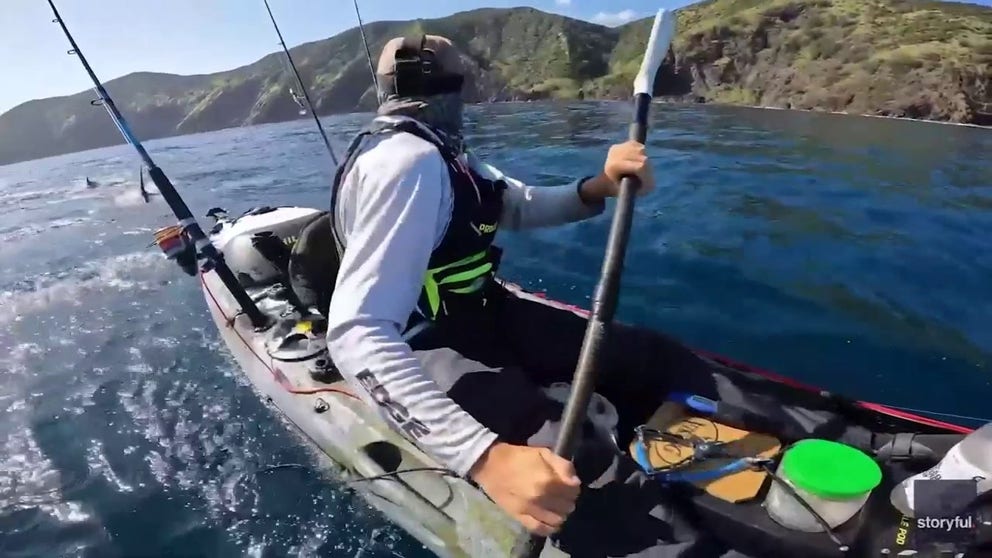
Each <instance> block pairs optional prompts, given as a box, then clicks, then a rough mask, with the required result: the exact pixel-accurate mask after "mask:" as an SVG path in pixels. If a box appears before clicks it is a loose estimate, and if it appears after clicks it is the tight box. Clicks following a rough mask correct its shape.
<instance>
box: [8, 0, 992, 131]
mask: <svg viewBox="0 0 992 558" xmlns="http://www.w3.org/2000/svg"><path fill="white" fill-rule="evenodd" d="M269 3H270V4H271V6H272V11H273V12H274V14H275V16H276V20H277V21H278V23H279V26H280V28H281V29H282V33H283V36H284V37H285V38H286V42H287V43H288V44H289V45H290V46H294V45H297V44H300V43H304V42H308V41H314V40H318V39H323V38H326V37H330V36H332V35H335V34H337V33H339V32H341V31H344V30H346V29H349V28H351V27H353V26H355V25H356V24H357V20H356V19H355V12H354V8H353V6H352V2H351V0H269ZM690 3H692V1H691V0H426V1H421V2H416V1H409V0H360V2H359V5H360V6H361V9H362V18H363V20H364V21H365V22H366V23H369V22H372V21H378V20H407V19H415V18H418V17H422V18H432V17H442V16H446V15H450V14H452V13H455V12H459V11H464V10H469V9H473V8H479V7H513V6H523V5H526V6H532V7H535V8H538V9H541V10H544V11H547V12H553V13H559V14H562V15H567V16H571V17H576V18H580V19H585V20H589V21H594V22H597V23H602V24H604V25H619V24H622V23H625V22H627V21H631V20H633V19H638V18H641V17H646V16H649V15H653V14H654V13H655V12H656V11H657V10H658V9H659V8H670V9H673V8H678V7H681V6H684V5H686V4H690ZM979 3H982V4H985V5H992V0H980V1H979ZM0 4H2V7H0V71H2V72H3V74H2V75H3V79H2V83H3V84H4V87H2V88H0V113H2V112H4V111H6V110H8V109H10V108H13V107H14V106H16V105H18V104H20V103H23V102H25V101H28V100H31V99H37V98H43V97H52V96H57V95H69V94H73V93H77V92H79V91H82V90H84V89H88V88H89V87H90V82H89V79H88V78H87V76H86V74H85V72H84V71H83V69H82V67H81V66H80V65H79V62H78V61H77V60H76V59H75V58H74V57H72V56H68V55H66V50H67V49H68V43H67V42H66V39H65V37H64V36H63V35H62V32H61V30H60V29H59V28H58V26H57V25H56V24H54V23H52V21H51V20H52V14H51V12H50V10H49V8H48V4H47V3H46V2H44V1H42V0H0ZM56 5H57V6H58V8H59V11H60V12H61V13H62V18H63V20H64V21H65V22H66V24H67V25H68V26H69V30H70V31H72V33H73V35H74V36H75V38H76V42H77V43H78V44H79V46H80V48H81V49H82V50H83V53H84V54H86V57H87V58H88V59H89V61H90V64H91V65H93V68H94V70H95V72H96V74H97V76H99V77H100V79H102V80H104V81H110V80H111V79H114V78H116V77H119V76H122V75H125V74H128V73H131V72H135V71H139V70H147V71H157V72H170V73H177V74H199V73H211V72H217V71H221V70H228V69H231V68H235V67H237V66H241V65H244V64H249V63H251V62H254V61H255V60H257V59H259V58H261V57H262V56H264V55H266V54H268V53H270V52H274V51H276V50H278V49H279V45H278V39H277V38H276V36H275V33H274V31H273V30H272V25H271V23H270V22H269V20H268V15H267V14H266V12H265V6H264V4H263V3H262V0H168V1H162V0H57V1H56Z"/></svg>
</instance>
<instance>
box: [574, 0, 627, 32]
mask: <svg viewBox="0 0 992 558" xmlns="http://www.w3.org/2000/svg"><path fill="white" fill-rule="evenodd" d="M555 1H558V0H555ZM565 1H566V2H569V1H571V0H565ZM635 19H637V12H635V11H634V10H621V11H619V12H615V13H611V12H599V13H598V14H596V15H594V16H592V22H593V23H598V24H600V25H606V26H607V27H616V26H618V25H623V24H624V23H629V22H631V21H634V20H635Z"/></svg>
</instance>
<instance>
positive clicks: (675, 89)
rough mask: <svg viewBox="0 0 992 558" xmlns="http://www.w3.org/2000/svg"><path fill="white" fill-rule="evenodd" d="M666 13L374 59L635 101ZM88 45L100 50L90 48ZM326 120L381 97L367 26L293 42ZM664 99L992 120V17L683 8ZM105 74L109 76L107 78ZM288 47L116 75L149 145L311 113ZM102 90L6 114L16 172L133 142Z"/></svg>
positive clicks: (826, 6) (487, 28) (376, 31)
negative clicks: (454, 59) (415, 58)
mask: <svg viewBox="0 0 992 558" xmlns="http://www.w3.org/2000/svg"><path fill="white" fill-rule="evenodd" d="M650 24H651V21H650V19H644V20H641V21H636V22H633V23H630V24H628V25H625V26H623V27H619V28H608V27H603V26H600V25H595V24H592V23H588V22H585V21H581V20H576V19H570V18H566V17H562V16H558V15H552V14H547V13H544V12H541V11H538V10H535V9H532V8H514V9H480V10H473V11H469V12H462V13H458V14H454V15H452V16H449V17H445V18H441V19H433V20H416V21H386V22H376V23H372V24H370V25H367V26H366V33H367V35H368V37H369V41H370V43H371V47H372V49H373V52H377V51H378V50H379V49H380V48H381V47H382V45H383V43H385V41H387V40H388V39H389V38H391V37H394V36H398V35H403V34H407V33H416V32H421V31H426V32H431V33H438V34H442V35H446V36H449V37H451V38H452V39H453V40H454V41H455V42H456V43H458V44H459V45H461V46H462V47H463V50H464V51H465V56H466V62H467V63H468V65H469V66H470V67H471V68H472V72H471V75H470V76H469V79H468V87H467V90H466V98H467V100H469V101H471V102H488V101H502V100H523V99H534V98H560V99H589V98H626V97H627V96H629V94H630V89H631V85H630V84H631V80H632V77H633V75H634V74H635V73H636V71H637V68H638V65H639V64H640V55H641V52H642V49H643V45H644V42H645V40H646V37H647V33H648V30H649V29H650ZM84 48H85V45H84ZM292 54H293V57H294V59H295V60H296V62H297V66H298V67H299V70H300V72H301V74H302V76H303V79H304V81H305V82H306V83H307V85H308V87H309V88H310V92H311V96H312V98H313V99H314V103H315V105H316V109H317V111H318V112H319V113H320V114H330V113H337V112H349V111H356V110H367V109H371V108H372V107H373V106H374V104H375V97H374V93H373V90H372V81H371V77H370V75H369V71H368V62H367V60H366V58H365V50H364V47H363V45H362V41H361V37H360V34H359V31H358V29H351V30H349V31H346V32H344V33H341V34H339V35H336V36H334V37H331V38H329V39H325V40H322V41H317V42H313V43H307V44H303V45H300V46H298V47H295V48H293V49H292ZM673 54H674V56H673V57H670V59H669V61H668V63H667V64H666V67H665V68H664V69H663V71H662V73H661V77H660V79H659V81H658V86H659V88H658V91H657V93H658V94H660V95H666V96H671V97H672V98H676V99H682V100H690V101H694V102H719V103H732V104H748V105H763V106H775V107H783V108H797V109H817V110H831V111H846V112H852V113H863V114H881V115H893V116H906V117H912V118H924V119H933V120H944V121H953V122H972V123H992V9H989V8H983V7H981V6H977V5H970V4H955V3H945V2H933V1H929V0H707V1H705V2H702V3H699V4H696V5H694V6H692V7H689V8H686V9H683V10H681V11H680V13H679V34H678V36H677V38H676V42H675V47H674V49H673ZM98 70H99V69H98ZM292 80H293V78H292V77H291V74H290V72H289V71H288V70H287V66H286V62H285V59H284V57H283V55H282V53H273V54H270V55H268V56H266V57H264V58H262V59H261V60H258V61H257V62H254V63H252V64H249V65H247V66H243V67H241V68H236V69H233V70H230V71H226V72H221V73H217V74H211V75H198V76H177V75H171V74H158V73H148V72H141V73H135V74H130V75H127V76H124V77H121V78H118V79H115V80H112V81H110V82H108V83H107V84H106V85H107V89H108V90H109V91H110V93H111V95H113V96H114V98H115V100H116V101H117V103H118V105H119V107H120V108H121V110H122V111H123V113H124V115H125V117H127V118H128V119H129V121H130V122H131V124H132V127H133V128H134V129H135V132H136V133H137V134H138V135H139V137H141V138H157V137H164V136H169V135H177V134H185V133H193V132H203V131H208V130H215V129H219V128H225V127H232V126H243V125H249V124H258V123H266V122H277V121H283V120H289V119H292V118H297V117H298V116H299V107H298V106H297V105H296V104H295V103H294V101H293V99H292V97H291V96H290V95H289V94H288V90H289V87H291V85H292V83H293V81H292ZM92 98H93V94H92V92H91V91H86V92H82V93H78V94H76V95H71V96H67V97H57V98H50V99H43V100H36V101H30V102H27V103H24V104H22V105H20V106H18V107H15V108H14V109H12V110H10V111H8V112H7V113H5V114H3V115H0V164H4V163H9V162H14V161H19V160H24V159H31V158H36V157H43V156H47V155H55V154H59V153H66V152H71V151H78V150H82V149H89V148H94V147H101V146H105V145H111V144H115V143H119V142H120V141H121V139H120V137H119V135H118V133H117V131H116V129H115V128H114V127H113V125H112V123H111V122H110V120H109V119H108V118H107V116H106V114H104V113H103V111H102V110H100V109H99V108H94V107H93V106H92V105H91V104H90V101H91V100H92Z"/></svg>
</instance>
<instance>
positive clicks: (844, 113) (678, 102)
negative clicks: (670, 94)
mask: <svg viewBox="0 0 992 558" xmlns="http://www.w3.org/2000/svg"><path fill="white" fill-rule="evenodd" d="M654 102H656V103H659V104H669V105H710V106H717V107H736V108H748V109H760V110H777V111H784V112H807V113H814V114H833V115H838V116H855V117H858V116H860V117H864V118H880V119H883V120H902V121H905V122H919V123H922V124H942V125H944V126H961V127H964V128H977V129H979V130H992V125H989V126H984V125H982V124H972V123H970V122H948V121H946V120H930V119H927V118H909V117H907V116H885V115H881V114H863V113H858V112H847V111H842V110H822V109H815V108H813V109H802V108H785V107H773V106H767V105H735V104H731V103H717V102H710V101H707V102H704V103H693V102H691V101H682V100H667V99H664V98H658V99H655V100H654Z"/></svg>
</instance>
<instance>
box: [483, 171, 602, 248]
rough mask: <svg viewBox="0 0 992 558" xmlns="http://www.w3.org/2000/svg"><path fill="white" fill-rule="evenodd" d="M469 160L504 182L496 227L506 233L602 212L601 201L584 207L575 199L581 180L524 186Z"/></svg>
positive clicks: (485, 172)
mask: <svg viewBox="0 0 992 558" xmlns="http://www.w3.org/2000/svg"><path fill="white" fill-rule="evenodd" d="M471 161H472V164H473V167H474V168H476V169H478V170H479V171H480V172H483V173H484V174H487V175H488V176H490V177H492V178H497V179H502V180H503V181H504V182H506V184H507V189H506V193H505V194H504V195H503V215H502V217H501V219H500V226H502V227H505V228H507V229H509V230H521V229H532V228H537V227H553V226H557V225H564V224H566V223H573V222H575V221H582V220H584V219H588V218H590V217H595V216H596V215H599V214H600V213H602V212H603V211H604V210H605V209H606V203H605V202H597V203H592V204H587V203H585V202H583V201H582V198H580V197H579V187H580V185H581V182H582V181H584V180H585V178H583V179H579V180H576V181H574V182H571V183H569V184H565V185H561V186H528V185H526V184H524V183H523V182H521V181H519V180H517V179H515V178H511V177H509V176H506V175H505V174H503V173H502V171H500V170H499V169H497V168H496V167H494V166H492V165H489V164H486V163H482V162H481V161H479V160H478V159H475V158H474V157H472V158H471Z"/></svg>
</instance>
